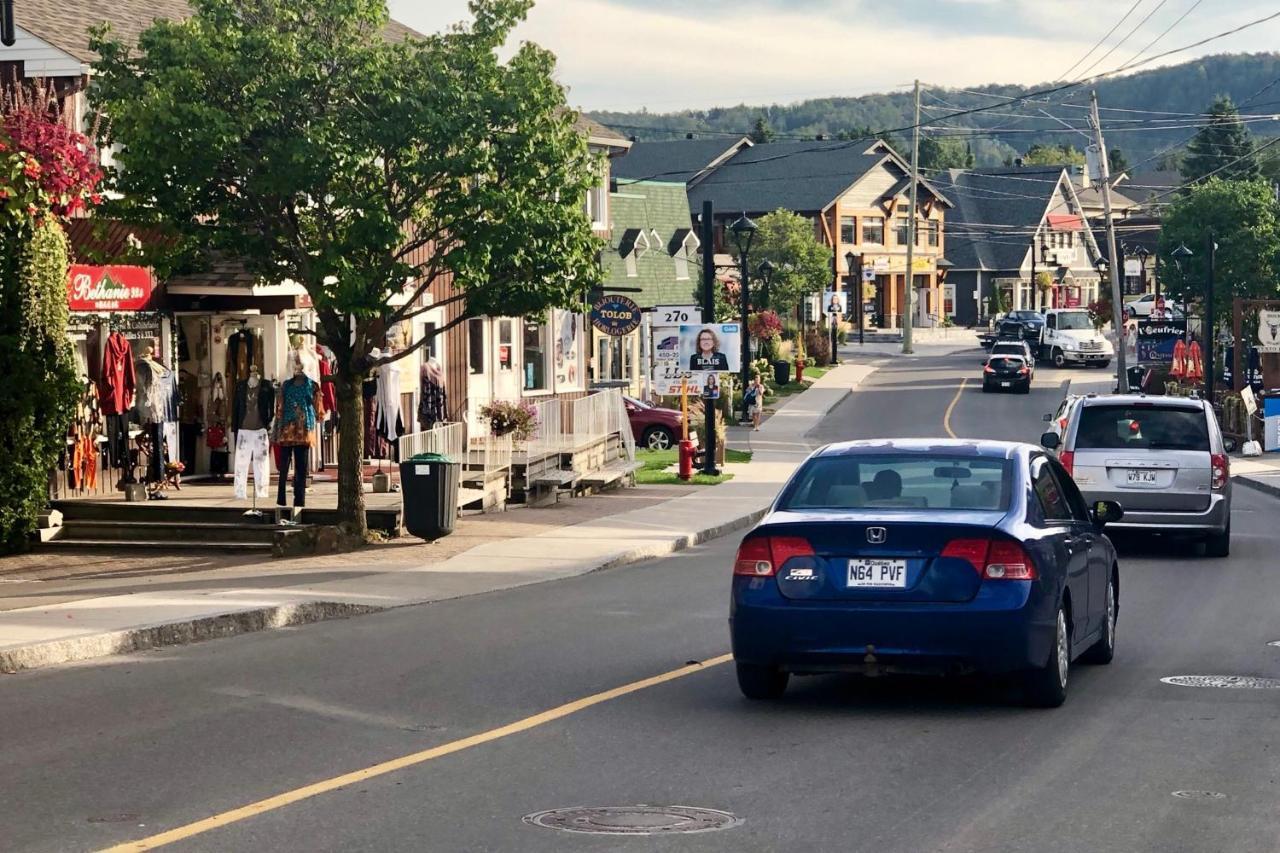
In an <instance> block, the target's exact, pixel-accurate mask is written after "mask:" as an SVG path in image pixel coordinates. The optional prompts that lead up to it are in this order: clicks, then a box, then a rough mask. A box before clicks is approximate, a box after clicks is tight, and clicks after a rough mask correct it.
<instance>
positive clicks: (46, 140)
mask: <svg viewBox="0 0 1280 853" xmlns="http://www.w3.org/2000/svg"><path fill="white" fill-rule="evenodd" d="M10 147H12V148H13V149H15V150H16V152H17V153H18V154H19V156H23V157H25V163H24V164H23V168H22V172H23V175H24V176H25V177H26V178H27V179H29V180H30V181H32V182H34V183H35V184H36V185H37V186H38V187H39V188H40V190H41V191H42V192H43V194H44V196H45V198H46V199H47V200H48V203H49V209H50V211H51V212H52V213H53V214H54V215H55V216H59V217H63V218H66V217H71V216H74V215H75V214H76V213H78V212H80V211H82V210H84V209H85V207H86V206H87V205H89V204H98V203H100V202H101V200H102V199H101V197H100V196H99V195H98V194H97V188H98V184H99V183H100V182H101V181H102V170H101V169H100V168H99V167H98V157H97V150H96V149H95V147H94V145H93V142H92V141H91V140H90V139H89V138H88V137H87V136H85V135H84V134H83V133H78V132H76V131H75V130H72V129H71V128H70V127H68V126H67V124H66V123H65V122H64V121H63V116H62V110H61V108H60V106H59V103H58V100H57V98H56V97H54V96H53V95H52V92H51V90H48V89H46V88H44V87H42V86H39V85H37V86H36V88H35V90H34V91H25V90H21V89H20V90H18V91H17V92H16V93H15V94H14V95H13V96H12V97H10V98H6V99H5V101H4V104H3V116H2V117H0V152H3V151H6V150H7V149H9V148H10Z"/></svg>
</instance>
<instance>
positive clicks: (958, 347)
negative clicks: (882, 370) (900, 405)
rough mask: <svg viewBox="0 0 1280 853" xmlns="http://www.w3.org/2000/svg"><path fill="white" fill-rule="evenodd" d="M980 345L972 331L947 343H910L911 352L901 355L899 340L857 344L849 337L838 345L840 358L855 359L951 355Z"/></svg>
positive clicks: (974, 348)
mask: <svg viewBox="0 0 1280 853" xmlns="http://www.w3.org/2000/svg"><path fill="white" fill-rule="evenodd" d="M981 348H982V347H981V346H980V345H979V344H978V339H977V337H975V336H974V335H973V334H972V333H970V334H969V336H968V338H967V339H966V338H964V337H962V336H960V335H959V334H957V338H956V339H955V340H953V341H949V342H947V343H927V344H921V343H914V344H912V345H911V350H912V352H911V354H910V355H903V353H902V343H901V341H897V342H893V341H867V342H866V343H865V344H859V343H858V341H857V339H856V338H854V339H851V340H850V341H849V342H848V343H846V344H842V345H841V346H840V350H839V352H840V358H841V359H842V360H847V359H851V358H852V359H856V358H858V357H860V356H873V357H884V356H893V357H895V358H939V357H941V356H946V355H952V354H954V353H957V352H964V351H965V350H977V349H981Z"/></svg>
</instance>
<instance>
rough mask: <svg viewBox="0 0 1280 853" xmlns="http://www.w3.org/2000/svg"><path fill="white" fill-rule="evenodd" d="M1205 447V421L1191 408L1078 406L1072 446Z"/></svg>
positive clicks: (1183, 448) (1207, 433)
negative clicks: (1073, 444) (1076, 424)
mask: <svg viewBox="0 0 1280 853" xmlns="http://www.w3.org/2000/svg"><path fill="white" fill-rule="evenodd" d="M1091 448H1099V449H1121V448H1124V449H1142V448H1149V449H1151V450H1202V451H1205V452H1206V453H1207V452H1208V451H1209V422H1208V420H1207V419H1206V418H1205V416H1204V412H1201V411H1196V410H1194V409H1182V408H1161V407H1159V406H1155V405H1146V406H1085V407H1084V408H1083V409H1081V410H1080V427H1079V429H1077V430H1076V449H1078V450H1088V449H1091Z"/></svg>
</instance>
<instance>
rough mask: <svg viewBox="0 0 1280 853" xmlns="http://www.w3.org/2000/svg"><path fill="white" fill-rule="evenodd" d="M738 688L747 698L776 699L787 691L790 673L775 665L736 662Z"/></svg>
mask: <svg viewBox="0 0 1280 853" xmlns="http://www.w3.org/2000/svg"><path fill="white" fill-rule="evenodd" d="M737 667H738V689H739V690H741V691H742V695H743V696H746V697H747V698H748V699H778V698H781V696H782V694H783V693H785V692H787V682H788V681H790V680H791V673H789V672H784V671H783V670H781V669H778V668H777V667H776V666H761V665H760V664H754V663H738V665H737Z"/></svg>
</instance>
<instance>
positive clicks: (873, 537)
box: [867, 527, 889, 545]
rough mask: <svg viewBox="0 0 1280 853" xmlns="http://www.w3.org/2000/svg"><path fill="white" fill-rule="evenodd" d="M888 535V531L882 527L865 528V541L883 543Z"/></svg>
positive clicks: (873, 543) (874, 543)
mask: <svg viewBox="0 0 1280 853" xmlns="http://www.w3.org/2000/svg"><path fill="white" fill-rule="evenodd" d="M888 535H889V534H888V531H886V530H885V529H884V528H883V527H868V528H867V541H868V542H870V543H871V544H872V545H882V544H884V540H885V538H886V537H887V536H888Z"/></svg>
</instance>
